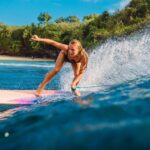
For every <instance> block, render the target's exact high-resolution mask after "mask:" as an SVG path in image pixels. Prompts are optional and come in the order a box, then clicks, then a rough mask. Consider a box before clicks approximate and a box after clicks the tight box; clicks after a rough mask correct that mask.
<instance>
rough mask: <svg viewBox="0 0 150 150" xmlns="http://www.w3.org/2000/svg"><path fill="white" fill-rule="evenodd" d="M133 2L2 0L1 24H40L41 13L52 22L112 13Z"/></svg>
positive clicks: (127, 0) (110, 0) (102, 0)
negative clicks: (59, 19)
mask: <svg viewBox="0 0 150 150" xmlns="http://www.w3.org/2000/svg"><path fill="white" fill-rule="evenodd" d="M130 1H131V0H1V1H0V22H1V23H4V24H7V25H18V26H19V25H30V24H31V23H38V20H37V17H38V15H39V14H40V13H44V12H46V13H49V15H51V16H52V21H55V20H56V19H58V18H59V17H68V16H77V17H79V18H80V20H82V19H83V17H84V16H87V15H90V14H101V13H102V12H104V11H106V10H107V11H109V12H110V13H113V12H115V11H116V10H121V9H123V8H124V7H125V6H126V5H127V4H128V3H129V2H130Z"/></svg>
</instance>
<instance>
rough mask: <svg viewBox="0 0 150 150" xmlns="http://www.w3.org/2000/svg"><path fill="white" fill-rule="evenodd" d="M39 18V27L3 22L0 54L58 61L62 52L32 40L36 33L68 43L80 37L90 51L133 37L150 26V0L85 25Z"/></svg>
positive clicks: (94, 16)
mask: <svg viewBox="0 0 150 150" xmlns="http://www.w3.org/2000/svg"><path fill="white" fill-rule="evenodd" d="M37 19H38V21H39V24H31V25H30V26H19V27H18V26H16V27H14V26H7V25H5V24H2V23H0V54H5V55H15V56H34V57H51V58H56V56H57V54H58V52H59V50H57V49H55V48H54V47H52V46H50V45H47V44H43V43H39V42H35V41H31V40H30V38H31V36H32V35H34V34H37V35H38V36H40V37H43V38H50V39H53V40H56V41H59V42H63V43H66V44H67V43H69V41H70V40H71V39H73V38H76V39H78V40H80V41H81V42H82V43H83V45H84V47H85V48H86V49H87V50H89V49H90V48H93V47H95V46H97V45H99V44H101V43H102V42H103V41H105V40H106V39H107V38H110V37H113V36H123V35H129V34H130V33H132V32H134V31H136V30H138V29H140V28H143V26H145V25H147V24H150V0H132V1H131V2H130V4H129V5H128V6H126V7H125V8H124V9H123V10H121V11H117V12H115V13H114V14H110V13H108V12H107V11H105V12H103V13H102V14H92V15H89V16H85V17H84V18H83V21H82V22H80V20H79V18H78V17H76V16H69V17H67V18H63V17H61V18H58V19H57V20H55V22H51V21H50V20H51V19H52V16H50V15H49V14H48V13H41V14H40V15H39V16H38V18H37Z"/></svg>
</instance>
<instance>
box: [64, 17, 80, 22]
mask: <svg viewBox="0 0 150 150" xmlns="http://www.w3.org/2000/svg"><path fill="white" fill-rule="evenodd" d="M65 20H66V22H80V20H79V18H78V17H76V16H69V17H67V18H66V19H65Z"/></svg>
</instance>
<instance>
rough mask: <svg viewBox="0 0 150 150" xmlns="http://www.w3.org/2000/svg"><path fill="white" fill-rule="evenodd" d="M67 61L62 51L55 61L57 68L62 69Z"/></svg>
mask: <svg viewBox="0 0 150 150" xmlns="http://www.w3.org/2000/svg"><path fill="white" fill-rule="evenodd" d="M64 62H65V54H64V53H62V52H60V53H59V55H58V57H57V59H56V63H55V68H57V69H61V68H62V66H63V64H64Z"/></svg>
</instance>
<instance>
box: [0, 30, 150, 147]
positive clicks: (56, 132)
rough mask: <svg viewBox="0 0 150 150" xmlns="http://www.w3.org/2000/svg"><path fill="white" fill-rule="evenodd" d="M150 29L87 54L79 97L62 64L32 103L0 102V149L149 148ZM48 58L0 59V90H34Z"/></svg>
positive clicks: (69, 72)
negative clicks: (47, 93)
mask: <svg viewBox="0 0 150 150" xmlns="http://www.w3.org/2000/svg"><path fill="white" fill-rule="evenodd" d="M149 33H150V31H149V29H146V30H144V31H141V32H140V33H135V35H134V34H133V35H131V37H128V38H125V39H120V40H108V41H107V42H106V43H104V45H102V46H100V47H98V48H97V49H96V50H95V52H94V53H91V55H90V62H89V67H88V70H87V72H86V74H85V76H84V77H83V80H82V81H81V84H80V85H79V86H80V90H81V93H82V96H81V98H76V97H74V96H73V95H72V94H71V92H70V86H69V85H70V82H71V79H72V72H71V69H70V68H71V67H70V65H69V64H66V65H65V67H64V68H63V70H62V71H61V72H60V73H59V74H58V75H57V76H56V77H55V78H54V79H53V80H52V82H51V83H50V84H48V86H47V87H46V89H55V90H62V91H68V92H66V93H65V94H64V95H59V94H58V95H56V96H53V97H49V98H47V99H46V100H44V101H42V100H41V101H40V103H39V104H34V105H28V106H23V105H0V149H1V150H16V149H20V150H26V149H28V150H33V149H35V150H56V149H69V150H70V149H75V150H76V149H85V150H95V149H101V150H111V149H113V150H114V149H115V150H141V149H142V150H149V149H150V142H149V139H150V92H149V91H150V90H149V89H150V69H149V68H150V49H149V47H150V34H149ZM53 67H54V63H53V62H25V61H0V89H36V88H37V87H38V85H39V84H40V82H41V81H42V79H43V77H44V76H45V74H46V73H47V72H48V71H50V70H51V69H52V68H53Z"/></svg>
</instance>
